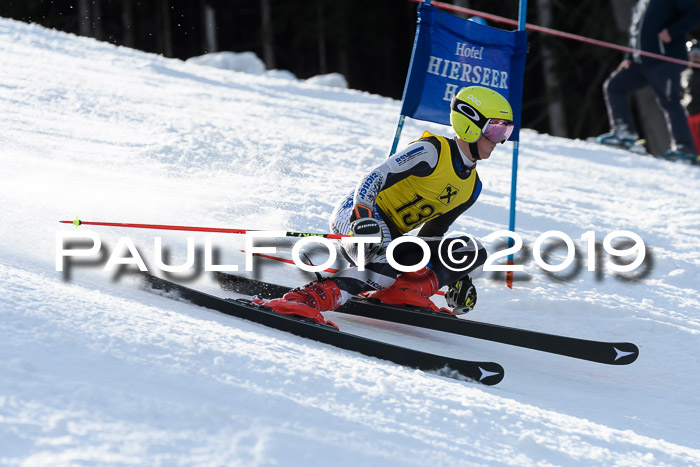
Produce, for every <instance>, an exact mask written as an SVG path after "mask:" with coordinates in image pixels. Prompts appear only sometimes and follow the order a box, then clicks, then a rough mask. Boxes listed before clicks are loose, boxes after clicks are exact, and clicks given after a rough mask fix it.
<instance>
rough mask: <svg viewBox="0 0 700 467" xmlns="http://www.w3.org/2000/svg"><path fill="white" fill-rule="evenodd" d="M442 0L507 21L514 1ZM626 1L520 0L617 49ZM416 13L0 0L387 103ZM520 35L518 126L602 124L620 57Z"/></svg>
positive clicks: (17, 15)
mask: <svg viewBox="0 0 700 467" xmlns="http://www.w3.org/2000/svg"><path fill="white" fill-rule="evenodd" d="M443 1H447V3H449V0H443ZM452 3H454V4H456V5H458V6H463V7H468V8H472V9H475V10H480V11H484V12H487V13H491V14H495V15H499V16H504V17H507V18H511V19H516V18H517V17H518V1H517V0H508V1H505V2H493V1H492V0H453V1H452ZM633 4H634V0H615V1H614V2H608V1H587V2H581V1H575V0H530V1H529V6H528V12H527V21H528V22H529V23H533V24H538V25H542V26H547V27H550V28H552V29H557V30H561V31H566V32H571V33H575V34H579V35H582V36H587V37H592V38H595V39H598V40H603V41H607V42H613V43H618V44H626V39H627V35H626V31H625V29H626V27H627V24H629V12H630V8H631V6H632V5H633ZM416 8H417V4H416V3H414V2H411V1H409V0H381V1H377V0H260V1H250V0H150V1H147V0H0V16H4V17H10V18H14V19H18V20H22V21H27V22H35V23H39V24H42V25H44V26H47V27H51V28H55V29H58V30H62V31H67V32H72V33H76V34H81V35H85V36H91V37H95V38H97V39H99V40H104V41H109V42H111V43H114V44H118V45H125V46H127V47H134V48H137V49H141V50H145V51H147V52H154V53H159V54H163V55H165V56H167V57H175V58H180V59H186V58H189V57H192V56H196V55H202V54H204V53H206V52H215V51H235V52H243V51H253V52H255V53H256V54H257V55H258V56H259V57H261V58H262V59H263V60H264V61H265V63H266V65H267V67H268V68H278V69H285V70H289V71H291V72H293V73H294V74H295V75H296V76H298V77H299V78H308V77H310V76H313V75H316V74H322V73H328V72H339V73H342V74H343V75H345V77H346V78H347V80H348V83H349V85H350V87H351V88H353V89H360V90H365V91H369V92H372V93H376V94H380V95H384V96H389V97H393V98H396V99H400V98H401V94H402V91H403V86H404V79H405V76H406V72H407V70H408V64H409V60H410V55H411V48H412V45H413V38H414V33H415V24H416ZM491 25H492V26H496V27H501V28H504V29H513V27H512V26H507V25H503V24H497V23H492V24H491ZM528 40H529V54H528V57H527V66H526V71H525V95H524V102H523V125H524V126H525V127H527V128H534V129H536V130H538V131H540V132H544V133H550V134H556V135H561V136H568V137H578V138H585V137H588V136H592V135H597V134H600V133H603V132H605V131H607V129H608V123H607V115H606V111H605V106H604V102H603V95H602V84H603V81H604V80H605V78H606V77H607V76H608V74H609V73H610V72H611V71H612V70H613V69H614V68H615V66H616V65H617V64H618V63H619V61H620V60H621V58H622V54H621V52H617V51H614V50H609V49H604V48H600V47H595V46H593V45H588V44H583V43H579V42H575V41H572V40H567V39H561V38H557V37H553V36H548V35H544V34H541V33H536V32H530V33H529V39H528ZM644 99H646V102H647V104H648V102H649V101H653V97H650V96H647V97H646V98H643V99H640V100H639V103H638V104H637V105H639V106H643V105H644V104H643V103H644ZM652 105H653V102H652ZM640 108H641V107H640Z"/></svg>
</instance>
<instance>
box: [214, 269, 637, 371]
mask: <svg viewBox="0 0 700 467" xmlns="http://www.w3.org/2000/svg"><path fill="white" fill-rule="evenodd" d="M217 278H218V281H219V285H220V286H221V287H222V288H223V289H225V290H229V291H232V292H237V293H240V294H244V295H251V296H252V295H258V296H259V297H261V298H273V297H281V296H282V295H283V294H284V293H286V292H288V291H289V290H290V288H289V287H285V286H281V285H278V284H271V283H268V282H262V281H258V280H255V279H249V278H246V277H242V276H236V275H232V274H226V273H217ZM337 311H338V312H341V313H348V314H352V315H357V316H364V317H367V318H373V319H380V320H385V321H391V322H395V323H400V324H407V325H411V326H418V327H423V328H426V329H433V330H436V331H442V332H447V333H451V334H459V335H462V336H467V337H473V338H477V339H484V340H488V341H492V342H499V343H501V344H508V345H513V346H516V347H523V348H527V349H531V350H538V351H541V352H547V353H552V354H557V355H562V356H565V357H571V358H577V359H580V360H588V361H591V362H597V363H604V364H608V365H628V364H630V363H632V362H634V361H635V360H636V359H637V357H638V356H639V348H638V347H637V346H636V345H635V344H633V343H630V342H602V341H594V340H587V339H579V338H576V337H568V336H561V335H556V334H547V333H543V332H539V331H530V330H527V329H520V328H512V327H508V326H501V325H498V324H489V323H481V322H478V321H471V320H467V319H462V318H457V317H456V316H452V315H448V314H447V313H435V312H433V311H431V310H428V309H422V308H415V307H402V306H395V305H385V304H383V303H379V302H374V301H370V300H366V299H362V298H353V299H350V300H349V301H348V302H347V303H345V304H344V305H343V306H342V307H341V308H340V309H338V310H337Z"/></svg>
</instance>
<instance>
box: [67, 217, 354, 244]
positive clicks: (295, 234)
mask: <svg viewBox="0 0 700 467" xmlns="http://www.w3.org/2000/svg"><path fill="white" fill-rule="evenodd" d="M59 222H60V223H62V224H73V225H74V226H75V228H76V229H77V228H78V227H79V226H81V225H97V226H103V227H125V228H132V229H158V230H184V231H188V232H216V233H230V234H246V233H248V232H263V230H251V229H224V228H219V227H192V226H183V225H158V224H129V223H122V222H88V221H81V220H80V219H78V218H77V217H76V218H75V219H74V220H72V221H59ZM284 234H285V236H287V237H324V238H330V239H340V238H343V237H349V235H340V234H330V233H309V232H293V231H289V232H284Z"/></svg>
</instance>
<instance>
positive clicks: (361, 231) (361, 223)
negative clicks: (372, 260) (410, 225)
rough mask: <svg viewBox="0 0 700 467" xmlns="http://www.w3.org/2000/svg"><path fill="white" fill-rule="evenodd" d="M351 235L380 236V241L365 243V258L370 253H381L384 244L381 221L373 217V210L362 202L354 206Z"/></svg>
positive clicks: (351, 218)
mask: <svg viewBox="0 0 700 467" xmlns="http://www.w3.org/2000/svg"><path fill="white" fill-rule="evenodd" d="M350 236H351V237H380V238H381V241H379V242H378V243H368V244H365V258H367V257H368V256H369V255H372V254H376V253H379V252H380V251H381V250H382V247H383V246H384V235H383V232H382V226H381V225H379V221H377V219H375V218H374V217H372V210H371V209H370V208H368V207H367V206H362V205H361V204H357V205H355V207H353V208H352V214H351V215H350Z"/></svg>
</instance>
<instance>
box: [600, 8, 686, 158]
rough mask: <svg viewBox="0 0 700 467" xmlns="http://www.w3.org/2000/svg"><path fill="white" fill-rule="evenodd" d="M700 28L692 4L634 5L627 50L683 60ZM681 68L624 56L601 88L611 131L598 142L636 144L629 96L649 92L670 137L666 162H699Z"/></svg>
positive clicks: (629, 145) (643, 57)
mask: <svg viewBox="0 0 700 467" xmlns="http://www.w3.org/2000/svg"><path fill="white" fill-rule="evenodd" d="M698 25H700V8H699V7H698V6H697V5H696V4H695V1H694V0H672V1H670V0H638V1H637V3H636V5H635V6H634V9H633V11H632V23H631V25H630V29H629V34H630V37H629V46H630V47H631V48H633V49H640V50H643V51H646V52H653V53H656V54H661V55H666V56H667V57H672V58H677V59H680V60H687V59H688V54H687V51H686V47H685V35H686V33H688V32H689V31H692V30H693V29H695V28H696V27H697V26H698ZM681 71H683V65H679V64H676V63H671V62H667V61H661V60H657V59H654V58H650V57H646V56H643V55H641V54H638V53H634V54H632V53H627V54H626V55H625V58H624V60H623V61H622V62H621V63H620V65H619V66H618V67H617V69H616V70H615V71H614V72H613V73H612V74H611V75H610V77H609V78H608V79H607V80H606V81H605V84H604V85H603V91H604V94H605V104H606V106H607V109H608V118H609V120H610V128H611V131H610V132H609V133H606V134H603V135H600V136H598V138H597V140H598V142H600V143H602V144H607V145H610V146H620V147H625V148H631V147H632V146H634V145H635V142H636V140H637V139H638V138H639V136H638V135H637V131H636V129H635V126H634V119H633V117H632V112H631V110H630V106H629V102H628V100H627V95H628V94H629V93H631V92H633V91H636V90H638V89H641V88H644V87H646V86H651V88H652V89H653V90H654V93H655V94H656V97H657V99H658V102H659V105H660V106H661V108H662V109H663V111H664V116H665V118H666V121H667V125H668V127H669V129H670V133H671V141H672V144H671V149H670V150H669V151H667V152H665V153H664V154H663V155H664V157H666V158H668V159H687V160H692V161H694V160H695V158H696V157H697V152H696V151H695V144H694V142H693V137H692V134H691V132H690V128H689V127H688V120H687V116H686V114H685V111H684V109H683V106H682V105H681Z"/></svg>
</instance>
